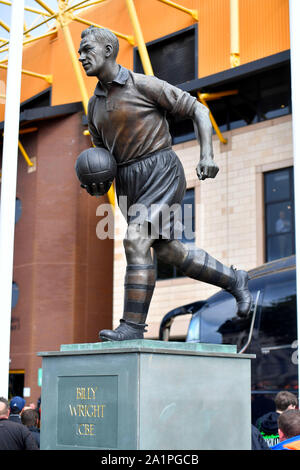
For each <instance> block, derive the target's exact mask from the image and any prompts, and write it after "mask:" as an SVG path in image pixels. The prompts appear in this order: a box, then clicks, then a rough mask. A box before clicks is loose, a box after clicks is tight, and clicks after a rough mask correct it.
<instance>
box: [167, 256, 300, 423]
mask: <svg viewBox="0 0 300 470" xmlns="http://www.w3.org/2000/svg"><path fill="white" fill-rule="evenodd" d="M249 289H250V291H251V293H252V297H253V305H252V310H251V312H250V314H249V316H248V317H246V318H239V317H238V316H237V315H236V313H235V310H236V303H235V299H234V298H233V297H232V295H230V294H229V293H227V292H226V291H224V290H221V291H219V292H217V293H216V294H214V295H212V296H211V297H209V298H208V299H206V300H203V301H198V302H193V303H191V304H188V305H184V306H180V307H178V308H176V309H174V310H172V311H171V312H168V313H167V314H166V315H165V316H164V317H163V319H162V321H161V325H160V332H159V339H160V340H169V339H170V329H171V325H172V322H173V321H174V319H175V318H176V317H177V316H179V315H186V314H192V317H191V320H190V323H189V327H188V332H187V336H186V338H185V341H186V342H197V343H198V342H201V343H213V344H233V345H236V346H237V352H238V354H242V353H244V352H247V353H250V354H255V356H256V358H255V359H252V360H251V390H252V391H251V393H252V422H253V423H255V422H256V419H257V418H258V417H260V416H261V415H262V414H264V413H267V412H268V411H272V410H274V397H275V395H276V393H277V392H279V391H281V390H288V391H290V392H293V393H295V394H297V392H298V366H297V364H298V349H297V302H296V258H295V256H294V255H293V256H290V257H287V258H282V259H279V260H275V261H272V262H269V263H265V264H263V265H262V266H259V267H257V268H255V269H252V270H250V271H249Z"/></svg>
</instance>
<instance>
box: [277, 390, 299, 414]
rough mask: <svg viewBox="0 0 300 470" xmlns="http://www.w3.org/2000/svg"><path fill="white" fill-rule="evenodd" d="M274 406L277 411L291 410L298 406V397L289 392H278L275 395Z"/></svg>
mask: <svg viewBox="0 0 300 470" xmlns="http://www.w3.org/2000/svg"><path fill="white" fill-rule="evenodd" d="M275 407H276V411H277V412H278V413H282V412H283V411H285V410H292V409H294V408H297V407H298V399H297V397H296V395H294V394H293V393H291V392H286V391H282V392H279V393H277V395H276V397H275Z"/></svg>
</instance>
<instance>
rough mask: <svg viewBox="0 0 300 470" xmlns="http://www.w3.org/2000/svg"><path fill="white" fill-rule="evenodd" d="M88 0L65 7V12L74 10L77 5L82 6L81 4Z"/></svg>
mask: <svg viewBox="0 0 300 470" xmlns="http://www.w3.org/2000/svg"><path fill="white" fill-rule="evenodd" d="M88 1H89V0H82V1H81V2H79V3H76V4H75V5H70V6H69V7H68V8H66V9H65V13H66V12H67V11H70V10H73V9H74V8H76V7H80V5H83V4H84V3H87V2H88ZM102 1H103V0H102ZM83 8H84V6H83Z"/></svg>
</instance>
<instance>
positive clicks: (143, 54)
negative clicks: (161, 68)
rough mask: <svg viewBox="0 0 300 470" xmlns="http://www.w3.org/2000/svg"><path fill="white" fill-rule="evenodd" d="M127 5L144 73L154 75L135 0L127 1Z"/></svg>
mask: <svg viewBox="0 0 300 470" xmlns="http://www.w3.org/2000/svg"><path fill="white" fill-rule="evenodd" d="M126 5H127V9H128V13H129V17H130V20H131V23H132V26H133V30H134V35H135V38H136V41H137V45H138V50H139V54H140V58H141V62H142V65H143V69H144V72H145V74H146V75H154V73H153V69H152V65H151V62H150V58H149V54H148V51H147V48H146V45H145V41H144V36H143V32H142V28H141V26H140V22H139V19H138V16H137V13H136V9H135V5H134V2H133V0H126Z"/></svg>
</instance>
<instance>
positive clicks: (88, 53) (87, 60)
mask: <svg viewBox="0 0 300 470" xmlns="http://www.w3.org/2000/svg"><path fill="white" fill-rule="evenodd" d="M78 53H79V62H81V64H82V66H83V68H84V71H85V73H86V74H87V75H88V76H97V77H99V76H100V75H101V71H102V70H103V67H104V66H105V58H106V47H105V46H104V44H101V43H100V42H98V41H95V39H93V37H91V36H88V37H85V38H83V40H82V41H81V43H80V47H79V50H78Z"/></svg>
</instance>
